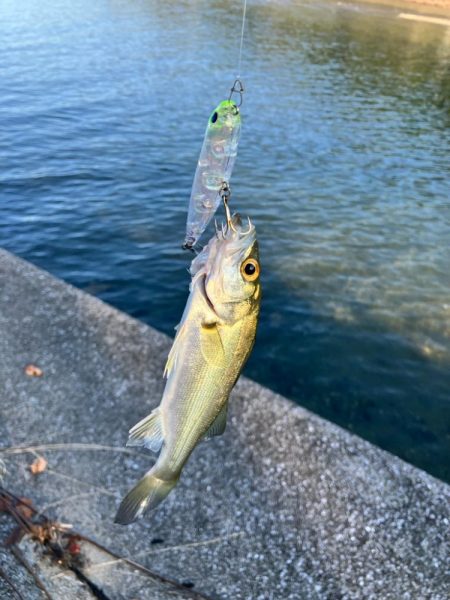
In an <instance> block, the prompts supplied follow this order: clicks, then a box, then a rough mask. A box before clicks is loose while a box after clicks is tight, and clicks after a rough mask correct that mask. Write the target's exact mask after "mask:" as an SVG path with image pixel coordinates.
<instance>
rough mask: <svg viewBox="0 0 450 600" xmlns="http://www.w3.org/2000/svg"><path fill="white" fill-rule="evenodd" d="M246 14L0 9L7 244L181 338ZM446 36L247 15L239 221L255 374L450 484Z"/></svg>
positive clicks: (353, 11) (313, 9) (369, 10)
mask: <svg viewBox="0 0 450 600" xmlns="http://www.w3.org/2000/svg"><path fill="white" fill-rule="evenodd" d="M240 11H241V4H240V2H238V1H236V2H234V1H233V2H231V1H229V2H228V1H227V2H225V1H215V0H208V1H206V0H205V1H203V2H202V1H190V2H188V1H185V0H176V1H175V0H165V1H164V2H160V1H158V0H146V1H139V0H137V1H133V2H131V1H130V0H128V1H125V0H116V1H114V0H110V1H106V0H98V1H96V2H87V1H86V0H79V1H78V2H70V1H69V0H54V1H52V2H48V1H46V0H44V1H40V2H37V1H35V2H33V1H31V0H24V1H23V2H20V3H17V2H13V1H6V0H0V12H1V19H0V115H1V122H2V130H3V131H2V135H1V136H0V156H1V169H0V193H1V195H0V208H1V222H0V244H1V245H2V246H4V247H5V248H7V249H8V250H10V251H12V252H15V253H17V254H18V255H20V256H22V257H24V258H26V259H28V260H31V261H32V262H34V263H36V264H38V265H40V266H41V267H44V268H45V269H47V270H49V271H50V272H52V273H54V274H55V275H57V276H59V277H62V278H64V279H66V280H67V281H69V282H71V283H73V284H75V285H76V286H78V287H80V288H82V289H85V290H87V291H88V292H90V293H92V294H95V295H97V296H99V297H100V298H102V299H103V300H106V301H107V302H110V303H112V304H114V305H115V306H117V307H118V308H120V309H122V310H124V311H126V312H128V313H129V314H131V315H133V316H135V317H137V318H139V319H142V320H144V321H146V322H147V323H149V324H150V325H152V326H154V327H156V328H158V329H161V330H163V331H165V332H167V333H170V334H172V332H173V327H174V326H175V325H176V323H177V322H178V320H179V319H180V316H181V312H182V309H183V306H184V302H185V299H186V294H187V286H188V275H187V273H186V266H187V264H188V260H189V256H188V255H187V254H185V253H183V251H182V250H181V249H180V244H181V241H182V238H183V230H184V222H185V217H186V210H187V200H188V198H189V193H190V185H191V183H192V178H193V174H194V170H195V165H196V161H197V158H198V154H199V151H200V147H201V143H202V139H203V133H204V128H205V126H206V120H207V118H208V116H209V113H210V111H211V109H212V108H213V106H215V105H216V104H217V102H218V101H219V100H221V99H222V98H223V96H224V95H225V94H226V93H227V90H228V88H229V86H230V84H231V81H232V77H233V75H234V71H235V65H236V62H237V46H238V37H239V33H240V31H239V29H240V16H241V14H240ZM449 59H450V29H447V28H445V27H443V26H438V25H431V24H423V23H416V22H413V21H404V20H402V19H398V18H397V11H395V10H389V9H385V8H379V7H374V6H372V5H366V6H357V5H352V4H341V3H340V4H335V3H326V2H324V3H322V4H320V3H317V2H314V3H312V2H311V3H300V2H298V3H294V2H290V3H289V2H250V3H249V9H248V27H247V35H246V41H245V47H244V65H243V74H244V75H245V82H246V86H247V93H246V97H245V103H244V107H243V135H242V139H241V144H240V148H239V156H238V159H237V163H236V167H235V171H234V176H233V207H235V208H238V209H239V210H240V211H241V212H243V213H248V214H249V215H251V217H252V219H253V220H254V222H255V224H256V226H257V229H258V234H259V239H260V245H261V253H262V262H263V269H264V274H263V284H264V302H263V307H262V315H261V324H260V329H259V334H258V339H257V344H256V347H255V350H254V353H253V356H252V358H251V359H250V362H249V364H248V366H247V368H246V373H247V375H249V376H251V377H253V378H255V379H257V380H259V381H261V382H262V383H264V384H267V385H268V386H270V387H272V388H273V389H275V390H277V391H279V392H281V393H282V394H285V395H287V396H288V397H290V398H293V399H294V400H296V401H298V402H299V403H301V404H302V405H304V406H306V407H308V408H310V409H312V410H314V411H316V412H317V413H319V414H321V415H323V416H325V417H327V418H329V419H331V420H333V421H335V422H337V423H339V424H340V425H343V426H344V427H346V428H348V429H350V430H352V431H355V432H357V433H358V434H360V435H362V436H364V437H366V438H367V439H369V440H371V441H373V442H375V443H377V444H379V445H380V446H382V447H383V448H386V449H388V450H390V451H392V452H394V453H396V454H398V455H400V456H402V457H403V458H405V459H406V460H409V461H411V462H413V463H415V464H417V465H419V466H421V467H423V468H425V469H427V470H428V471H430V472H431V473H433V474H435V475H437V476H439V477H442V478H445V479H447V480H449V479H450V470H449V461H448V457H449V447H450V432H449V428H448V426H449V423H450V410H449V407H450V207H449V204H450V203H449V189H450V186H449V150H450V144H449V129H448V126H449V122H450V119H449V108H450V100H449V94H450V84H449V71H448V65H449Z"/></svg>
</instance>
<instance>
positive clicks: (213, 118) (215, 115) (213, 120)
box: [211, 111, 219, 123]
mask: <svg viewBox="0 0 450 600" xmlns="http://www.w3.org/2000/svg"><path fill="white" fill-rule="evenodd" d="M218 116H219V115H218V114H217V111H215V112H214V114H213V115H212V117H211V123H215V122H216V121H217V117H218Z"/></svg>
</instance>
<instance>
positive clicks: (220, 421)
mask: <svg viewBox="0 0 450 600" xmlns="http://www.w3.org/2000/svg"><path fill="white" fill-rule="evenodd" d="M227 411H228V402H225V404H224V406H223V407H222V409H221V411H220V413H219V414H218V415H217V417H216V418H215V419H214V421H213V423H212V425H211V427H210V428H209V429H208V431H207V432H206V433H205V435H204V436H203V439H204V440H210V439H211V438H212V437H215V436H217V435H222V433H223V432H224V431H225V427H226V426H227Z"/></svg>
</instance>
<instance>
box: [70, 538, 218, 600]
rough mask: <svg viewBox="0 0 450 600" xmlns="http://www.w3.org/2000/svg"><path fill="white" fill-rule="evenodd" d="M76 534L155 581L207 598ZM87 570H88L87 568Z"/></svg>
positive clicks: (206, 599)
mask: <svg viewBox="0 0 450 600" xmlns="http://www.w3.org/2000/svg"><path fill="white" fill-rule="evenodd" d="M77 536H78V537H79V539H80V540H82V541H85V542H88V543H89V544H92V545H93V546H96V547H97V548H98V549H99V550H102V551H103V552H105V553H106V554H109V555H110V556H113V557H114V558H115V559H116V560H115V561H114V562H124V563H126V564H128V565H130V566H131V567H134V568H135V569H138V570H139V571H142V572H143V573H145V574H146V575H148V576H149V577H151V578H152V579H156V581H159V582H161V583H164V584H166V585H167V584H169V585H171V586H173V587H175V588H177V589H178V590H182V591H183V592H184V593H185V594H188V595H189V596H191V598H194V599H196V600H209V598H208V596H204V595H203V594H200V593H199V592H195V591H192V590H189V588H186V587H185V586H184V585H182V584H180V583H178V581H175V580H174V579H170V578H169V577H165V576H164V575H160V574H159V573H156V572H155V571H151V570H150V569H148V568H147V567H144V566H143V565H141V564H139V563H137V562H135V561H134V560H132V559H131V558H126V557H125V556H120V555H119V554H116V553H115V552H113V551H112V550H109V548H106V546H103V544H100V543H99V542H97V541H95V540H94V539H92V538H90V537H88V536H85V535H82V534H79V533H77ZM87 570H89V569H87Z"/></svg>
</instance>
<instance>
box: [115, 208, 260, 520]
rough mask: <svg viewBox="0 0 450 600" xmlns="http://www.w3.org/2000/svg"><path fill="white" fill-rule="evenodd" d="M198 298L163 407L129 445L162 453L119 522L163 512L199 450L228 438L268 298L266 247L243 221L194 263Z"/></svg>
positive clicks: (193, 297) (179, 341) (176, 352)
mask: <svg viewBox="0 0 450 600" xmlns="http://www.w3.org/2000/svg"><path fill="white" fill-rule="evenodd" d="M190 272H191V276H192V280H191V285H190V294H189V298H188V300H187V303H186V307H185V309H184V313H183V317H182V320H181V323H180V324H179V326H178V328H177V335H176V337H175V340H174V342H173V346H172V349H171V350H170V353H169V357H168V360H167V364H166V368H165V375H166V376H167V383H166V387H165V390H164V393H163V397H162V400H161V403H160V405H159V406H158V407H157V408H156V409H155V410H153V412H152V413H151V414H150V415H149V416H147V417H145V418H144V419H143V420H142V421H140V422H139V423H138V424H137V425H135V426H134V427H133V428H132V429H131V430H130V436H129V439H128V442H127V445H128V446H144V447H146V448H148V449H150V450H152V451H154V452H159V451H160V450H161V453H160V455H159V457H158V459H157V461H156V463H155V465H154V466H153V467H152V468H151V469H150V471H148V472H147V473H146V475H145V476H144V477H143V478H142V479H141V480H140V481H139V482H138V484H137V485H136V486H135V487H134V488H133V489H132V490H131V491H130V492H129V493H128V494H127V495H126V496H125V498H124V499H123V501H122V503H121V505H120V507H119V510H118V512H117V515H116V519H115V520H116V523H121V524H123V525H126V524H128V523H131V522H132V521H134V520H135V519H136V518H138V517H140V516H141V515H142V514H143V513H144V512H145V511H146V510H147V509H151V508H155V507H156V506H158V504H159V503H160V502H162V501H163V500H164V498H165V497H166V496H167V495H168V494H169V492H170V491H171V490H172V489H173V488H174V486H175V485H176V484H177V482H178V479H179V477H180V473H181V470H182V469H183V466H184V464H185V463H186V461H187V460H188V458H189V456H190V455H191V453H192V451H193V450H194V448H195V447H196V445H197V444H198V443H199V442H200V441H202V440H205V439H209V438H211V437H213V436H217V435H221V434H222V433H223V432H224V430H225V426H226V419H227V408H228V397H229V395H230V392H231V390H232V388H233V386H234V384H235V383H236V380H237V379H238V377H239V374H240V373H241V370H242V367H243V366H244V364H245V362H246V360H247V358H248V356H249V354H250V352H251V349H252V347H253V343H254V341H255V334H256V325H257V321H258V313H259V305H260V299H261V286H260V281H259V273H260V266H259V257H258V242H257V240H256V233H255V228H254V226H253V225H252V223H251V222H250V219H249V221H248V227H247V228H246V229H245V230H244V228H243V226H242V223H241V220H240V218H239V216H238V215H234V216H233V217H232V218H231V220H230V221H229V223H228V226H227V227H224V228H222V230H221V231H218V230H216V235H215V236H214V237H213V238H212V239H211V240H210V242H209V243H208V245H207V246H205V248H204V249H203V251H202V252H201V253H200V254H199V255H198V256H196V258H195V259H194V260H193V261H192V264H191V269H190Z"/></svg>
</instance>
